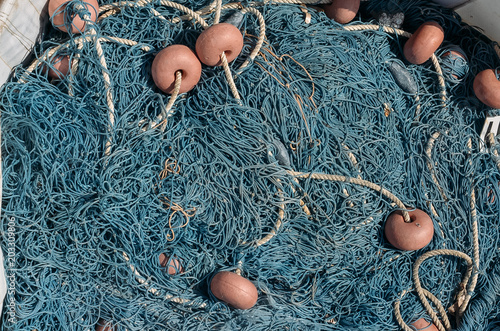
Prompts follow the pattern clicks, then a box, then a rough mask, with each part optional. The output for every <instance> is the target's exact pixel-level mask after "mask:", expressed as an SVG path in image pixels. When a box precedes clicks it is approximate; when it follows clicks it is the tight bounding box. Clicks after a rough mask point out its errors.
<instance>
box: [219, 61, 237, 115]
mask: <svg viewBox="0 0 500 331" xmlns="http://www.w3.org/2000/svg"><path fill="white" fill-rule="evenodd" d="M220 60H221V62H222V67H223V68H224V73H225V74H226V79H227V83H228V84H229V88H230V89H231V92H232V93H233V96H234V98H235V99H236V100H238V103H239V104H240V105H241V101H240V100H241V99H240V94H239V93H238V89H237V88H236V84H235V83H234V79H233V75H232V74H231V68H229V63H227V57H226V53H224V52H222V54H221V55H220Z"/></svg>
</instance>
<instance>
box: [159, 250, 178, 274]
mask: <svg viewBox="0 0 500 331" xmlns="http://www.w3.org/2000/svg"><path fill="white" fill-rule="evenodd" d="M159 259H160V265H161V266H162V267H164V268H166V272H167V273H168V274H169V275H176V274H181V273H183V272H184V268H183V267H182V264H181V262H180V261H179V259H177V258H175V257H172V258H169V257H168V256H167V255H166V254H165V253H161V254H160V257H159ZM167 264H168V266H167Z"/></svg>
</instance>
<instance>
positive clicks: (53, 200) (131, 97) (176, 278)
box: [0, 0, 500, 330]
mask: <svg viewBox="0 0 500 331" xmlns="http://www.w3.org/2000/svg"><path fill="white" fill-rule="evenodd" d="M109 3H110V2H100V5H101V7H103V8H107V9H106V11H103V12H102V13H101V15H102V14H103V13H108V14H109V15H104V16H105V17H103V18H102V19H100V20H99V21H98V22H97V23H91V22H88V23H87V26H86V28H85V31H84V33H83V34H82V35H78V34H75V35H68V34H66V33H63V32H59V31H57V30H56V29H54V28H53V27H49V28H48V30H47V31H46V33H45V35H44V37H43V41H42V42H41V43H40V44H39V45H37V46H36V47H35V51H34V52H35V58H37V59H39V61H38V62H36V65H35V66H33V67H32V68H30V69H29V70H28V69H27V68H26V67H21V66H20V67H18V68H17V69H16V70H15V72H14V74H13V77H12V79H11V80H10V81H9V82H7V83H6V84H5V85H4V86H3V87H2V89H1V90H0V108H1V111H2V112H1V114H2V117H1V132H2V179H3V186H2V189H3V198H2V217H1V221H2V236H3V237H2V239H3V240H2V249H3V251H4V252H14V253H13V254H14V256H13V259H12V260H11V261H14V262H15V263H14V264H12V265H11V264H9V263H8V261H6V268H7V275H8V276H10V277H9V289H10V290H11V291H9V294H8V295H7V298H6V301H5V308H4V312H3V327H4V328H5V329H15V330H33V329H36V330H94V329H95V328H96V325H97V324H98V322H99V321H100V322H99V323H104V324H105V323H109V325H113V326H114V327H115V328H116V329H117V330H269V329H274V330H400V329H401V327H400V325H399V323H398V321H397V318H396V313H395V303H399V305H400V306H399V310H400V315H401V318H402V319H403V320H404V321H405V322H406V323H407V324H411V323H412V322H413V321H415V320H418V319H420V318H424V319H426V320H428V321H430V320H431V317H430V316H429V313H428V311H427V310H426V309H425V307H424V305H423V304H422V301H421V300H420V299H419V296H418V295H417V292H416V291H415V289H416V286H415V280H414V276H415V272H414V271H413V270H412V268H413V266H414V264H415V262H416V261H417V259H418V258H419V257H420V256H422V255H423V254H424V253H426V252H430V251H434V250H437V249H448V250H455V251H459V252H462V253H464V254H466V255H468V256H470V257H471V258H472V259H473V262H474V265H478V266H479V267H478V268H474V270H473V272H472V275H473V277H477V285H475V288H474V289H470V288H469V289H470V291H468V292H467V294H470V295H471V299H470V302H469V303H468V307H467V309H466V310H465V312H464V315H463V316H462V317H460V318H459V319H458V321H457V319H456V318H454V317H453V315H452V314H449V320H450V321H451V327H452V328H453V329H456V330H492V329H494V328H495V327H496V326H500V319H499V313H500V300H499V298H500V266H499V265H500V263H499V262H500V260H499V257H500V256H499V253H500V252H499V245H498V241H499V237H500V230H499V225H500V218H499V211H500V188H499V184H498V183H499V182H500V173H499V168H498V167H497V164H498V162H499V160H498V158H497V155H498V148H497V147H496V146H498V145H495V144H493V145H492V146H490V148H486V149H484V148H482V144H481V140H480V137H479V134H478V133H479V132H480V130H481V126H482V123H483V122H484V119H485V116H486V115H488V114H490V115H491V114H494V112H491V110H490V109H489V108H488V107H486V106H485V105H483V104H482V103H481V102H479V100H478V99H477V98H476V97H475V95H474V92H473V91H472V82H473V79H474V76H475V74H477V73H478V72H479V71H481V70H483V69H487V68H496V67H498V66H499V65H500V60H499V58H498V56H497V55H496V53H495V49H494V46H495V45H494V43H492V42H491V41H490V40H488V39H487V38H486V37H484V36H483V35H482V34H481V33H480V32H478V31H477V30H475V29H473V28H471V27H469V26H467V25H465V24H464V23H462V22H461V20H460V18H459V17H458V16H457V15H456V14H454V13H453V12H452V11H450V10H447V9H443V8H441V7H439V6H437V5H435V4H433V3H431V2H428V1H417V0H414V1H402V2H395V1H389V2H387V1H376V0H372V1H369V2H363V3H362V6H361V9H360V12H359V14H358V15H357V16H356V18H355V20H354V22H352V23H349V24H348V25H347V26H344V25H341V24H338V23H336V22H335V21H333V20H331V19H329V18H328V17H326V15H325V14H324V13H323V12H322V11H321V8H319V7H317V6H309V7H306V6H303V5H300V4H285V3H267V4H255V3H252V2H242V3H238V4H237V5H236V6H232V7H229V8H223V10H222V19H221V20H222V21H224V20H225V19H227V18H228V17H229V16H230V15H232V14H234V13H235V12H241V11H244V8H250V7H252V8H255V10H256V11H258V12H259V13H261V15H262V17H263V19H264V21H265V38H264V39H263V45H262V48H261V49H260V51H259V52H258V54H256V56H255V58H253V60H250V61H249V62H248V65H244V66H243V68H242V65H243V64H244V63H245V61H246V60H247V59H248V58H249V56H250V55H251V53H252V51H253V50H254V49H255V47H256V45H257V43H258V41H259V34H261V33H262V32H263V30H262V25H261V24H260V23H261V22H260V21H259V16H258V15H257V14H255V13H253V12H251V11H244V13H245V15H244V16H243V20H242V22H241V28H240V30H241V32H242V34H243V37H244V47H243V51H242V53H241V54H240V56H239V57H238V58H237V59H236V60H235V61H233V62H231V63H230V64H229V68H230V71H231V73H232V75H233V78H234V84H235V86H236V88H237V90H238V92H239V97H240V99H237V98H235V96H234V93H233V92H232V91H231V88H230V85H229V84H228V79H227V78H226V75H225V71H224V69H223V68H222V67H208V66H203V70H202V76H201V79H200V81H199V83H198V84H197V85H196V87H195V88H194V89H193V90H191V91H189V92H187V93H185V94H182V95H180V96H178V97H177V98H176V99H175V101H174V103H173V106H172V108H171V110H169V112H168V116H166V117H165V116H164V118H165V119H166V120H165V121H163V122H162V126H161V127H160V126H152V125H148V123H153V122H154V121H156V119H157V118H158V116H162V111H163V110H165V109H166V107H167V106H166V105H167V104H168V103H169V101H170V100H171V96H169V95H166V94H164V93H162V92H161V91H159V90H158V89H157V88H156V87H155V85H154V82H153V80H152V78H151V72H150V70H151V63H152V61H153V59H154V56H155V54H156V53H157V52H158V51H160V50H161V49H163V48H165V47H166V46H168V45H172V44H183V45H186V46H188V47H190V48H191V49H194V45H195V42H196V38H197V37H198V35H199V34H200V33H201V31H202V30H203V27H202V26H201V25H200V23H199V22H198V21H197V20H195V19H193V18H192V17H186V13H185V12H183V11H182V10H180V9H178V8H177V9H175V8H172V7H171V6H170V5H169V4H168V3H166V2H160V1H151V2H139V3H135V4H134V3H126V2H121V3H116V4H115V5H113V6H110V7H105V6H104V5H106V4H109ZM179 3H180V4H183V5H185V6H186V7H188V8H190V9H193V10H195V11H196V10H202V9H203V8H207V6H209V5H210V2H209V1H181V2H179ZM223 4H224V5H226V4H227V3H226V2H224V3H223ZM73 5H74V7H73V9H74V10H76V11H78V10H80V11H81V12H80V14H81V15H82V16H85V11H88V10H89V8H87V7H83V9H82V7H81V5H82V3H79V2H74V4H73ZM77 5H80V7H78V6H77ZM389 7H390V8H389ZM113 9H116V10H115V11H114V12H112V13H111V12H110V11H112V10H113ZM82 11H83V12H82ZM384 11H385V12H389V13H390V12H394V11H396V12H398V13H403V14H404V18H405V19H404V24H403V26H402V27H401V29H403V30H405V31H408V32H414V31H415V30H416V29H417V27H418V26H419V25H420V24H422V23H423V22H425V21H428V20H435V21H437V22H439V23H440V24H441V25H442V26H443V28H444V30H445V43H444V44H443V45H442V47H441V48H440V49H439V50H438V51H437V52H436V55H437V60H438V63H439V64H440V67H441V69H442V70H443V72H442V75H440V74H439V73H438V72H437V69H436V66H435V65H433V63H432V62H431V61H428V62H426V63H424V64H422V65H413V64H409V63H408V62H406V61H405V60H404V57H403V55H402V54H403V53H402V48H403V45H404V42H405V41H406V40H407V37H405V36H403V35H398V34H396V33H392V32H388V31H386V30H384V29H383V28H382V27H373V28H367V29H360V30H348V29H346V27H349V26H367V25H368V24H372V25H373V24H377V21H376V18H375V17H376V13H380V12H384ZM201 15H202V17H203V18H204V19H205V20H206V22H207V24H209V25H210V24H211V23H212V20H213V19H214V16H215V10H210V11H208V10H206V11H202V12H201ZM87 37H88V38H87ZM109 37H116V38H123V39H126V40H131V41H134V42H135V43H132V44H125V43H124V42H123V41H118V40H116V39H113V40H111V39H110V38H109ZM81 38H87V39H85V40H83V41H82V39H81ZM98 38H100V39H99V40H100V44H101V47H102V56H101V54H100V53H99V51H98V50H97V48H96V43H97V42H96V41H97V40H98ZM59 45H62V46H61V47H59ZM450 45H455V46H459V47H460V48H461V49H462V50H463V51H464V53H465V55H466V58H467V59H468V61H465V60H464V59H463V58H450V57H449V56H446V54H447V51H449V50H450V49H451V48H450V47H451V46H450ZM455 46H453V47H455ZM56 47H59V48H58V49H57V50H56V51H55V52H54V53H53V54H50V55H49V53H48V52H50V51H51V50H54V49H55V48H56ZM61 55H68V56H69V59H70V61H75V62H76V60H78V66H77V67H76V68H75V69H74V70H73V71H71V72H70V73H68V74H67V75H66V76H64V77H62V78H61V79H51V78H49V77H48V75H47V68H49V67H50V66H51V63H53V60H54V59H56V58H57V57H58V56H61ZM102 58H104V60H105V63H104V64H103V62H102ZM393 66H398V67H399V68H402V70H404V71H405V72H406V74H407V75H409V76H410V77H411V80H412V81H413V84H414V86H416V90H417V91H416V93H410V92H408V91H407V89H405V87H404V86H403V87H402V86H401V85H400V84H398V81H397V79H395V77H394V75H393V73H391V69H390V68H391V67H393ZM106 75H108V76H109V82H107V81H106V79H105V78H104V77H105V76H106ZM440 76H442V77H443V78H444V81H443V82H444V85H442V84H440V83H439V81H438V78H439V77H440ZM444 93H446V95H444ZM108 94H110V95H111V99H110V97H109V96H108ZM109 100H111V103H112V105H111V107H110V104H109ZM111 115H112V119H111ZM163 115H164V114H163ZM495 153H496V154H495ZM294 172H297V173H306V174H313V173H317V174H331V175H339V176H344V177H347V178H359V179H363V180H366V181H369V182H372V183H375V184H377V185H379V186H381V187H383V188H384V189H386V190H388V191H390V192H391V193H392V194H394V195H395V196H396V197H398V198H399V199H400V200H401V201H402V202H403V203H404V205H405V206H407V208H408V209H409V210H411V209H413V208H419V209H422V210H424V211H426V212H427V213H428V214H429V215H430V216H431V218H432V219H433V222H434V227H435V231H434V232H435V233H434V237H433V239H432V241H431V242H430V244H429V245H428V246H426V247H425V248H423V249H421V250H417V251H401V250H398V249H395V248H394V247H393V246H391V245H390V244H389V242H388V241H387V239H386V238H385V236H384V224H385V220H386V218H387V217H388V215H389V214H390V213H391V212H393V211H394V210H397V209H398V208H399V207H398V206H397V205H395V203H394V202H393V201H391V200H390V199H388V198H387V197H386V196H385V195H383V194H382V193H381V192H380V191H377V190H374V189H372V188H368V187H364V186H361V185H357V184H353V183H350V182H348V181H338V180H321V179H315V178H312V177H311V176H303V177H300V176H299V177H298V176H296V175H294ZM474 224H476V225H477V228H478V233H479V237H478V244H479V248H478V250H477V249H476V250H475V249H474V235H473V229H474ZM12 229H13V230H12ZM9 231H10V232H14V233H15V245H10V246H9V244H8V243H9V241H8V238H9V233H10V232H9ZM266 236H268V239H269V240H268V241H267V242H265V243H260V242H259V241H260V240H261V239H262V238H265V237H266ZM9 249H10V250H9ZM475 253H478V254H479V255H478V256H479V259H476V258H475V257H474V254H475ZM160 254H165V256H167V257H168V258H169V259H174V258H175V259H176V260H177V261H178V262H179V263H180V265H182V270H180V268H178V270H176V272H174V273H173V274H169V273H167V272H166V270H165V267H164V266H162V265H160V262H159V256H160ZM223 270H225V271H232V272H240V273H241V276H243V277H245V278H246V279H248V280H250V281H251V282H252V283H253V284H254V285H255V286H256V288H257V290H258V293H259V297H258V301H257V303H256V304H255V306H253V307H252V308H251V309H248V310H239V309H234V308H231V306H229V305H228V304H226V303H224V302H222V301H220V300H218V299H217V298H216V297H214V295H213V294H212V293H211V291H210V280H211V279H212V277H213V276H214V275H215V274H216V273H217V272H219V271H223ZM467 270H468V267H467V263H466V262H465V261H464V260H463V259H461V258H459V257H457V256H449V255H438V256H435V257H432V258H429V259H427V260H425V261H424V262H423V263H422V264H421V266H420V268H419V270H418V273H419V277H420V281H421V283H422V287H423V288H425V289H426V290H428V291H429V292H431V293H432V294H433V295H434V296H435V297H436V298H437V299H438V300H439V301H440V302H441V303H442V305H443V306H444V307H445V308H446V309H447V308H448V307H450V306H452V305H454V304H455V303H456V302H457V298H459V297H460V295H459V294H460V293H462V292H461V291H460V290H461V289H460V284H461V282H462V279H463V278H464V275H465V274H467ZM431 305H432V307H433V308H436V307H435V305H434V304H431ZM440 319H443V317H440Z"/></svg>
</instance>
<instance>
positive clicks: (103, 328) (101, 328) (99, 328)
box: [95, 318, 116, 331]
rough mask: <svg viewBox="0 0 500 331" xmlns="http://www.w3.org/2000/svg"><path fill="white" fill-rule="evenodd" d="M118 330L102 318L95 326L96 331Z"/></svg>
mask: <svg viewBox="0 0 500 331" xmlns="http://www.w3.org/2000/svg"><path fill="white" fill-rule="evenodd" d="M115 330H116V328H115V327H114V326H113V324H111V323H110V322H106V321H105V320H103V319H102V318H101V319H99V321H98V322H97V325H96V326H95V331H115Z"/></svg>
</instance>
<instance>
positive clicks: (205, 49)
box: [195, 23, 243, 66]
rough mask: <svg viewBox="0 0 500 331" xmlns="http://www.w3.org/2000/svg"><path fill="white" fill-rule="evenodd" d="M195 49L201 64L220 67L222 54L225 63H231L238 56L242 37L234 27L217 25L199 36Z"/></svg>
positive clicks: (225, 24)
mask: <svg viewBox="0 0 500 331" xmlns="http://www.w3.org/2000/svg"><path fill="white" fill-rule="evenodd" d="M195 48H196V54H198V57H199V59H200V61H201V62H202V63H204V64H206V65H207V66H220V65H222V62H221V58H220V57H221V54H222V52H224V54H225V55H226V58H227V62H231V61H233V60H234V59H236V58H237V57H238V55H240V52H241V50H242V49H243V36H242V35H241V32H240V30H239V29H238V28H237V27H235V26H234V25H232V24H229V23H219V24H215V25H212V26H211V27H209V28H208V29H206V30H205V31H203V32H202V33H201V34H200V36H199V37H198V39H197V40H196V46H195Z"/></svg>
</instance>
